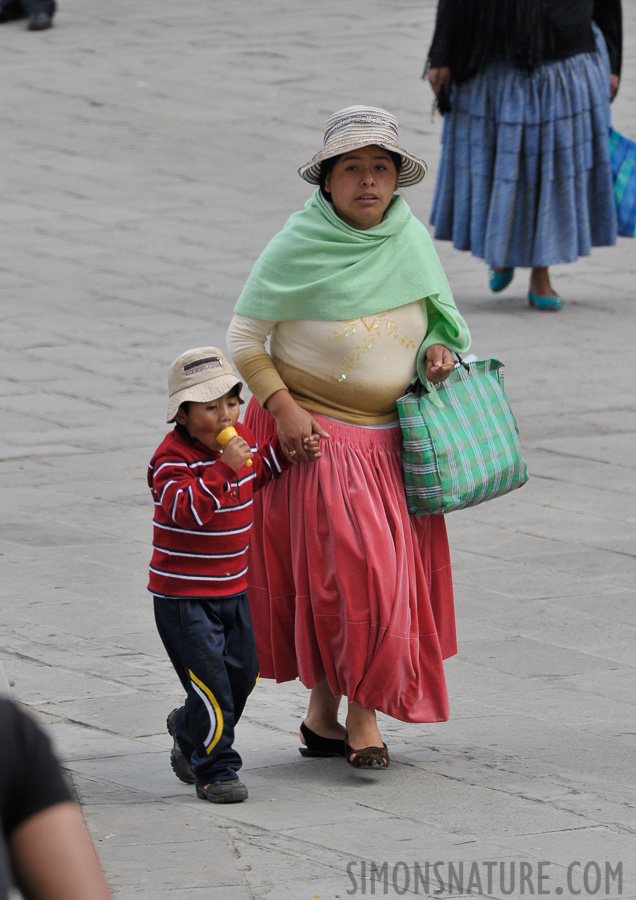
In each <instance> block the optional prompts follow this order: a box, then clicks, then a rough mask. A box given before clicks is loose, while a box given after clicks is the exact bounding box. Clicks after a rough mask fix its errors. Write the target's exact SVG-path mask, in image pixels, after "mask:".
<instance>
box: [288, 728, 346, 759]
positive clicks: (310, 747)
mask: <svg viewBox="0 0 636 900" xmlns="http://www.w3.org/2000/svg"><path fill="white" fill-rule="evenodd" d="M300 730H301V733H302V736H303V737H304V738H305V746H304V747H299V748H298V750H299V751H300V754H301V756H344V755H345V742H344V741H343V740H338V739H337V738H326V737H321V736H320V735H319V734H316V732H315V731H312V730H311V728H307V726H306V725H305V723H304V722H301V725H300Z"/></svg>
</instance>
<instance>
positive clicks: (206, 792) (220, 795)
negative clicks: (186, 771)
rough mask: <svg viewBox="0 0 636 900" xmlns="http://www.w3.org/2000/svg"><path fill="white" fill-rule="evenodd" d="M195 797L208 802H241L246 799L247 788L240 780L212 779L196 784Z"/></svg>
mask: <svg viewBox="0 0 636 900" xmlns="http://www.w3.org/2000/svg"><path fill="white" fill-rule="evenodd" d="M197 797H199V799H200V800H209V801H210V803H241V802H242V801H243V800H247V788H246V787H245V785H244V784H243V782H242V781H239V780H238V779H235V780H234V781H213V782H212V784H197Z"/></svg>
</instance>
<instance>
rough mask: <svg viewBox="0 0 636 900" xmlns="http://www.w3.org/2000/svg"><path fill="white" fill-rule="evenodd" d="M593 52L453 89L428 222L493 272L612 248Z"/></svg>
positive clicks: (603, 115)
mask: <svg viewBox="0 0 636 900" xmlns="http://www.w3.org/2000/svg"><path fill="white" fill-rule="evenodd" d="M594 28H595V34H596V38H597V49H596V51H595V52H594V53H581V54H578V55H577V56H573V57H570V58H569V59H565V60H559V61H555V62H548V63H545V64H544V65H542V66H541V67H540V68H539V69H537V70H536V71H535V72H533V73H532V74H530V75H528V74H526V73H525V72H523V71H522V70H521V69H518V68H516V67H515V66H512V65H510V64H508V63H506V62H504V61H497V62H493V63H491V64H489V65H488V66H487V67H485V68H484V69H483V70H482V71H481V72H479V73H478V74H477V75H476V76H475V77H474V78H472V79H470V81H468V82H466V83H465V84H461V85H456V86H454V88H453V91H452V96H451V103H452V112H450V113H449V114H447V115H446V117H445V120H444V129H443V134H442V153H441V159H440V168H439V173H438V177H437V183H436V186H435V195H434V199H433V209H432V213H431V224H432V225H433V226H434V234H435V238H437V239H438V240H446V241H452V242H453V244H454V246H455V247H456V248H457V249H458V250H470V251H471V252H472V253H473V254H474V255H475V256H478V257H480V258H482V259H485V260H486V262H488V263H490V264H491V265H493V266H504V267H510V266H550V265H554V264H556V263H566V262H574V261H575V260H576V259H577V258H578V257H579V256H587V255H588V254H589V253H590V249H591V247H593V246H595V247H599V246H607V245H611V244H615V243H616V234H617V214H616V207H615V202H614V195H613V187H612V174H611V169H610V156H609V129H610V122H611V119H610V108H609V79H610V66H609V59H608V56H607V51H606V48H605V41H604V40H603V37H602V35H601V32H600V31H599V30H598V29H597V28H596V26H594Z"/></svg>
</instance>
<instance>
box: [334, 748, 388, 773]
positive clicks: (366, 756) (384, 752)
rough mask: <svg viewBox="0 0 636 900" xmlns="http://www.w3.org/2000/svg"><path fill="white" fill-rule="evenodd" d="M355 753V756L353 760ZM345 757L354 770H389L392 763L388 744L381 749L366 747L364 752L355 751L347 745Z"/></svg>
mask: <svg viewBox="0 0 636 900" xmlns="http://www.w3.org/2000/svg"><path fill="white" fill-rule="evenodd" d="M354 753H355V756H354V757H353V759H351V757H352V756H353V754H354ZM345 755H346V757H347V762H348V763H349V765H350V766H353V768H354V769H388V768H389V763H390V762H391V760H390V759H389V751H388V748H387V745H386V744H382V746H381V747H364V748H363V749H362V750H355V749H354V748H353V747H351V746H350V745H349V744H345Z"/></svg>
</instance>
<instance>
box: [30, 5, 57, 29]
mask: <svg viewBox="0 0 636 900" xmlns="http://www.w3.org/2000/svg"><path fill="white" fill-rule="evenodd" d="M52 27H53V16H52V15H51V14H50V13H47V12H44V11H43V10H40V12H36V13H33V15H32V16H31V18H30V19H29V24H28V25H27V28H28V30H29V31H44V30H45V29H47V28H52Z"/></svg>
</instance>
